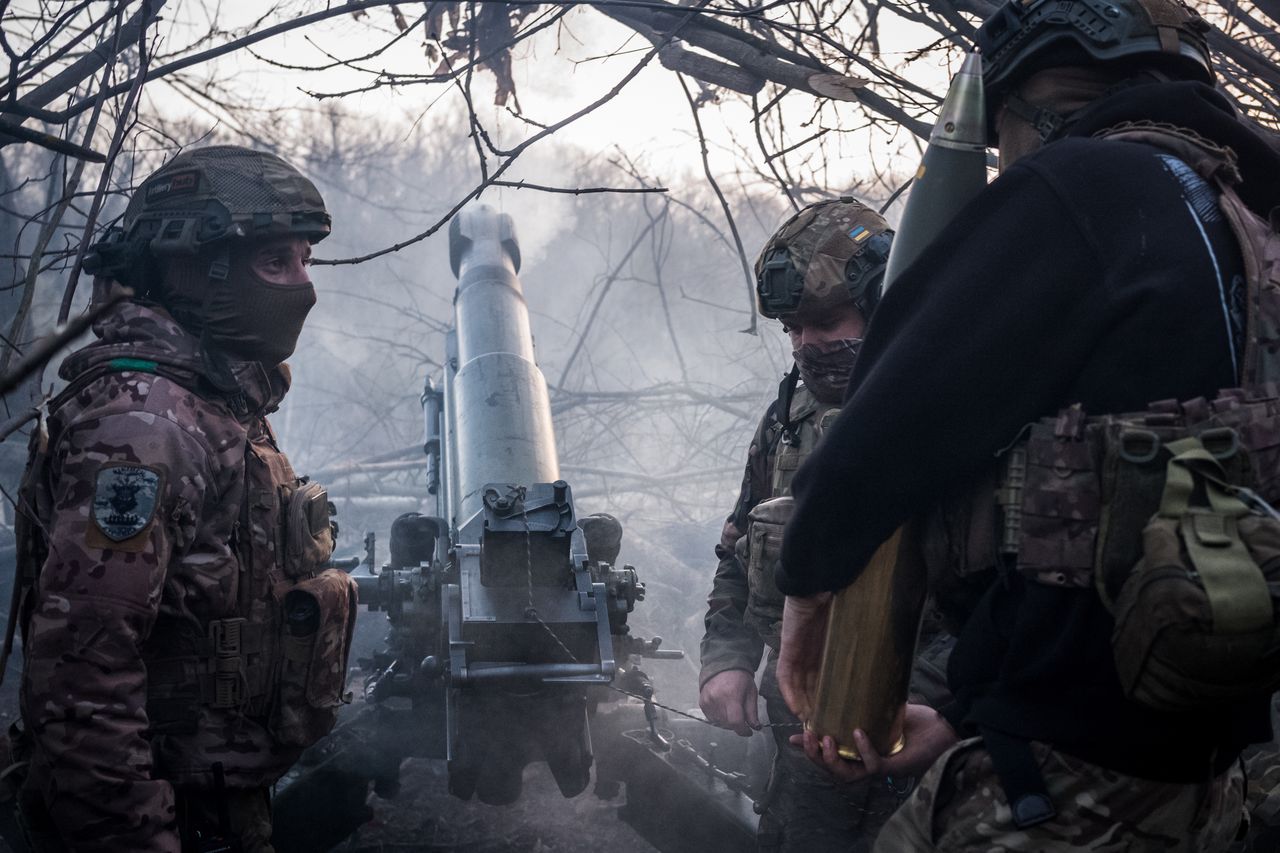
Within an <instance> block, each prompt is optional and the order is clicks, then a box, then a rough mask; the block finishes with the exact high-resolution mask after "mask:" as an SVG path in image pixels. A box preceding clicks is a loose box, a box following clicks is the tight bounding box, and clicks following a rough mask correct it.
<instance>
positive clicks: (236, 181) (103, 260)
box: [85, 145, 331, 291]
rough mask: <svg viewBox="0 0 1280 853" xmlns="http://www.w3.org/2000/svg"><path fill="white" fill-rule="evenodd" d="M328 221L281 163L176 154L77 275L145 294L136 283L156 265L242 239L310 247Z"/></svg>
mask: <svg viewBox="0 0 1280 853" xmlns="http://www.w3.org/2000/svg"><path fill="white" fill-rule="evenodd" d="M330 221H331V220H330V216H329V212H328V211H327V210H326V209H325V206H324V199H323V198H321V197H320V191H319V190H317V189H316V186H315V184H313V183H312V182H311V181H310V180H309V179H308V178H307V177H306V176H305V175H303V174H302V173H301V172H299V171H298V170H297V169H296V168H294V167H293V166H292V165H290V164H289V163H288V162H286V161H285V160H283V159H281V158H280V157H277V156H276V155H274V154H270V153H267V152H265V151H255V150H253V149H250V148H244V147H241V146H238V145H210V146H208V147H205V148H195V149H192V150H189V151H184V152H182V153H181V154H179V155H177V156H176V157H174V158H173V159H172V160H170V161H169V162H168V163H166V164H165V165H164V166H161V167H160V168H159V169H157V170H156V171H155V172H153V173H152V174H151V175H150V176H148V177H147V179H146V180H144V181H143V182H142V184H141V186H139V187H138V190H137V192H136V193H134V196H133V198H132V199H131V200H130V202H129V205H128V207H127V208H126V209H125V212H124V217H123V218H122V220H121V223H120V226H119V227H117V228H113V229H112V230H111V231H110V232H109V233H108V234H107V235H106V237H104V239H103V240H102V241H100V242H99V243H97V244H96V245H94V246H93V247H92V249H91V250H90V252H89V253H88V254H87V255H86V257H85V270H86V271H87V272H89V273H92V274H93V275H99V276H106V277H110V278H114V279H116V280H118V281H121V282H122V283H125V284H129V285H131V286H133V287H134V288H135V290H142V291H145V290H146V289H147V284H146V282H144V281H143V280H142V279H144V278H145V277H146V276H145V271H146V270H147V269H148V266H149V262H150V261H152V260H154V259H155V258H157V257H160V256H164V255H191V254H195V253H197V252H199V251H200V250H202V249H205V248H206V247H209V246H215V245H217V244H219V243H225V241H230V240H235V239H243V238H248V237H263V236H274V235H290V234H296V235H300V236H303V237H306V238H307V239H308V240H309V241H311V242H312V243H316V242H319V241H320V240H323V239H324V238H325V237H326V236H328V234H329V230H330ZM224 254H225V253H224ZM219 263H225V260H224V261H222V262H217V261H215V268H213V269H211V271H210V276H211V277H213V278H217V277H219V276H218V273H219V272H220V271H221V270H219V269H217V268H216V267H217V266H218V264H219ZM223 274H224V275H225V272H223Z"/></svg>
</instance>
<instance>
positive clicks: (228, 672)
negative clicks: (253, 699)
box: [209, 618, 248, 708]
mask: <svg viewBox="0 0 1280 853" xmlns="http://www.w3.org/2000/svg"><path fill="white" fill-rule="evenodd" d="M247 621H248V620H246V619H244V618H235V619H218V620H216V621H214V622H210V623H209V633H210V635H211V639H212V640H213V701H212V702H211V703H210V704H211V706H212V707H214V708H238V707H240V704H241V700H242V698H243V694H244V689H243V688H244V662H243V660H242V659H241V650H242V649H243V648H244V626H245V623H246V622H247Z"/></svg>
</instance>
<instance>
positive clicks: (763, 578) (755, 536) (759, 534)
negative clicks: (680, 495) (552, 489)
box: [746, 496, 795, 647]
mask: <svg viewBox="0 0 1280 853" xmlns="http://www.w3.org/2000/svg"><path fill="white" fill-rule="evenodd" d="M794 508H795V499H794V498H792V497H790V496H785V497H780V498H770V499H769V500H767V501H761V502H760V503H758V504H756V505H755V506H754V507H753V508H752V509H751V512H750V513H749V514H748V515H747V537H746V538H747V543H748V551H749V553H748V554H747V590H748V591H747V616H748V618H749V619H750V620H751V623H752V626H753V627H754V628H755V629H756V630H757V631H758V632H759V633H760V636H761V637H762V638H763V639H764V640H765V642H767V643H769V644H770V645H772V646H775V647H776V646H777V643H778V627H777V623H778V622H780V621H781V620H782V604H783V601H784V599H785V597H784V596H783V594H782V592H781V591H780V590H779V589H778V582H777V579H776V577H775V573H776V571H777V567H778V559H779V558H780V557H781V556H782V532H783V530H784V529H785V528H786V526H787V522H788V521H790V520H791V513H792V511H793V510H794Z"/></svg>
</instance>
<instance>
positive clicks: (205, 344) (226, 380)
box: [200, 241, 240, 392]
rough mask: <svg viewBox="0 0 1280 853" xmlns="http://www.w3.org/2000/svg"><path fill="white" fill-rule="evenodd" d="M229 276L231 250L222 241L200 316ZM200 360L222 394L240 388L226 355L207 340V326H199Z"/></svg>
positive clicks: (215, 258) (211, 266) (210, 266)
mask: <svg viewBox="0 0 1280 853" xmlns="http://www.w3.org/2000/svg"><path fill="white" fill-rule="evenodd" d="M230 274H231V249H230V248H229V247H228V246H227V244H226V242H225V241H224V242H223V243H222V244H221V245H220V246H218V251H217V253H216V254H214V256H213V261H212V262H211V263H210V264H209V272H208V274H207V277H208V282H207V284H206V285H205V289H204V306H203V308H202V309H201V312H200V313H201V316H202V317H208V316H209V310H210V308H211V307H212V304H213V292H214V289H215V288H219V287H226V286H227V277H228V276H229V275H230ZM200 360H201V361H202V362H204V367H205V372H206V375H207V376H208V378H209V380H210V381H211V382H212V383H213V385H214V386H215V387H216V388H217V389H218V390H219V391H222V392H234V391H238V390H239V388H240V383H238V382H237V381H236V378H235V375H234V374H233V373H232V372H231V365H230V364H229V363H228V361H227V357H226V355H225V354H224V353H223V352H222V351H221V350H220V349H218V348H217V347H216V346H214V345H213V343H212V342H211V341H210V340H209V326H208V324H207V323H201V325H200Z"/></svg>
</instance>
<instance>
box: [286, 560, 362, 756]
mask: <svg viewBox="0 0 1280 853" xmlns="http://www.w3.org/2000/svg"><path fill="white" fill-rule="evenodd" d="M283 609H284V612H283V617H282V618H281V620H280V625H281V626H282V631H281V636H280V643H281V655H280V668H279V684H278V688H279V692H278V694H277V698H276V702H275V705H274V708H273V711H272V715H271V721H270V724H269V727H270V730H271V733H272V735H273V736H274V737H275V738H276V740H278V741H280V742H281V743H284V744H292V745H297V746H308V745H310V744H312V743H314V742H316V741H317V740H319V739H320V738H322V737H324V736H325V735H326V734H328V733H329V731H330V730H331V729H332V728H333V725H334V723H335V722H336V721H337V719H338V708H339V707H340V706H342V705H343V704H345V703H347V702H350V701H351V696H350V695H349V694H348V693H347V692H346V679H347V659H348V656H349V654H350V652H351V636H352V633H353V631H354V630H355V624H356V583H355V581H354V580H352V579H351V578H350V577H349V576H347V575H346V574H344V573H343V572H340V571H338V570H336V569H327V570H325V571H323V572H321V573H320V574H318V575H316V576H315V577H313V578H308V579H306V580H304V581H301V582H300V583H298V584H297V585H295V586H293V587H292V588H290V589H289V590H288V592H286V593H285V596H284V601H283Z"/></svg>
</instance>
